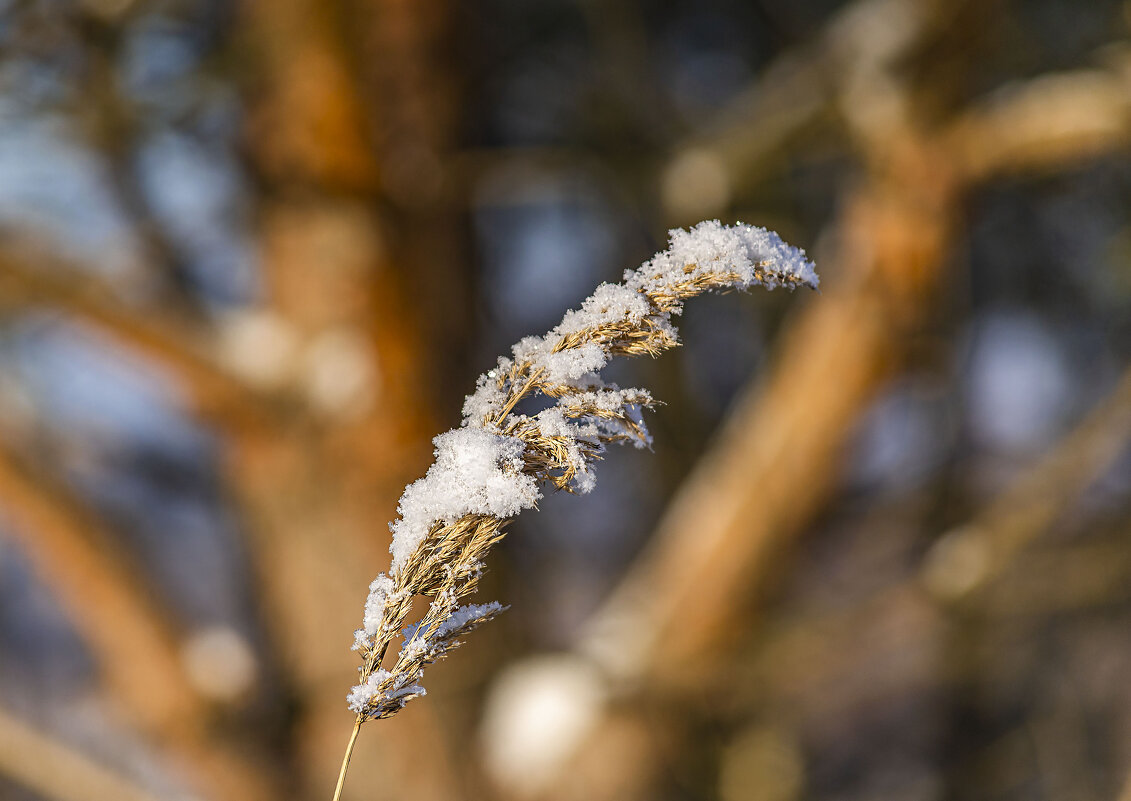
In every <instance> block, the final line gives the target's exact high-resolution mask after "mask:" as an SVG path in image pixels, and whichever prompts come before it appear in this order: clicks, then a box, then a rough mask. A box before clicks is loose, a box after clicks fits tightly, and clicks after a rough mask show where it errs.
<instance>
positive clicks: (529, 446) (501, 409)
mask: <svg viewBox="0 0 1131 801" xmlns="http://www.w3.org/2000/svg"><path fill="white" fill-rule="evenodd" d="M670 235H671V240H670V244H669V247H668V249H667V250H664V251H662V252H660V253H657V254H656V255H655V256H654V257H652V258H651V259H650V260H648V261H647V262H645V263H644V264H643V265H641V266H640V267H639V268H638V269H636V270H629V271H627V272H626V273H625V275H624V281H623V282H622V283H620V284H602V285H600V286H599V287H597V289H596V291H595V292H594V293H593V295H592V296H590V297H589V298H587V299H586V300H585V301H584V302H583V303H582V304H581V307H580V308H578V309H575V310H572V311H569V312H566V314H565V316H564V317H563V318H562V321H561V323H559V324H558V325H557V326H556V327H555V328H554V329H553V330H551V331H550V332H549V333H547V334H545V335H544V336H531V337H526V338H525V339H523V340H521V341H520V342H519V343H518V344H516V345H515V346H514V347H513V348H512V349H511V354H510V356H509V357H505V356H504V357H500V358H499V360H498V362H497V364H496V365H495V367H494V368H493V369H491V370H489V371H488V372H486V373H485V374H483V375H482V376H480V377H479V380H478V382H477V384H476V388H475V391H474V392H473V393H472V394H471V395H469V396H468V397H467V400H466V401H465V403H464V407H463V423H462V425H461V426H460V427H459V428H457V429H454V430H452V431H448V432H446V433H444V434H441V435H440V436H438V437H436V439H435V440H434V443H435V445H436V452H435V453H436V461H435V463H434V464H433V465H432V467H431V468H430V469H429V470H428V472H427V474H426V475H425V476H424V477H423V478H422V479H420V480H419V481H416V482H415V483H413V484H410V485H409V486H408V487H407V488H406V489H405V491H404V495H402V496H401V500H400V504H399V506H398V508H397V511H398V513H399V517H398V518H397V520H396V521H394V522H393V523H392V524H391V525H390V528H391V529H392V532H393V543H392V546H391V547H390V551H391V552H392V555H393V558H392V568H391V570H390V573H389V575H388V576H386V575H385V574H381V575H380V576H378V577H377V579H376V580H374V582H373V583H372V584H371V585H370V592H369V597H368V599H367V600H366V604H365V616H364V620H363V627H362V628H361V629H359V630H358V631H357V632H356V633H355V638H354V648H355V649H357V650H359V651H361V652H362V654H363V655H364V657H365V661H364V663H363V665H362V666H361V668H360V673H361V680H360V683H359V684H358V685H357V686H355V687H354V688H353V689H352V690H351V692H350V694H349V698H348V700H349V706H350V709H352V710H353V711H354V712H356V713H357V714H358V715H359V716H361V717H362V718H383V717H389V716H390V715H392V714H395V713H396V712H397V711H399V710H400V709H401V708H402V707H403V706H404V705H405V704H406V703H407V702H408V701H409V700H411V699H412V698H415V697H417V696H419V695H423V694H424V688H423V687H421V686H420V684H419V680H420V678H421V676H422V675H423V670H424V667H425V666H427V665H429V664H431V663H432V662H435V661H436V660H437V659H440V658H442V657H443V656H444V655H445V654H446V653H447V652H448V651H450V650H451V649H452V648H454V647H456V646H458V645H459V642H460V641H459V640H458V637H460V636H462V635H464V634H466V633H467V632H468V631H470V630H471V629H473V628H475V627H476V626H478V625H480V624H481V623H484V622H486V621H487V620H489V619H491V618H492V617H494V616H495V615H497V614H499V613H500V612H501V611H503V607H501V606H500V605H499V604H498V603H494V602H492V603H489V604H478V605H467V606H461V605H459V600H460V599H461V598H463V597H464V596H466V595H467V594H469V593H470V592H472V591H473V590H474V589H475V586H476V584H477V582H478V579H479V574H480V571H481V569H482V559H483V557H485V556H486V553H487V551H488V550H489V549H490V547H491V546H492V545H493V544H494V543H495V542H497V541H498V540H499V539H501V538H502V536H503V533H504V532H503V529H504V526H505V525H506V523H507V521H509V520H510V519H511V518H513V517H514V516H515V515H517V514H518V513H519V512H521V511H522V510H524V509H530V508H533V507H535V506H536V504H537V502H538V500H539V499H540V498H541V497H542V487H543V486H545V485H547V484H549V485H551V486H552V487H554V488H556V489H560V490H565V491H567V492H575V493H585V492H589V491H590V490H592V489H593V487H594V486H595V483H596V478H595V476H594V473H593V464H594V462H595V461H596V460H597V459H599V458H600V456H601V454H602V453H603V451H604V449H605V448H606V447H607V446H608V445H609V444H610V443H616V442H632V443H634V444H635V445H637V446H638V447H645V446H647V445H650V444H651V439H650V437H649V435H648V431H647V428H646V427H645V425H644V419H643V416H642V410H643V409H645V408H648V407H650V406H652V405H653V403H654V401H653V399H652V396H651V394H649V393H648V391H647V390H643V389H621V388H619V387H617V386H615V385H613V384H611V383H608V382H605V381H604V380H603V379H602V378H601V376H600V371H601V369H602V368H603V367H605V365H606V364H608V362H609V360H610V359H611V358H612V357H613V356H618V355H620V356H641V355H648V356H657V355H659V354H660V353H662V352H663V351H665V350H667V349H668V348H671V347H673V346H675V345H676V344H678V342H679V340H678V335H677V332H676V329H675V327H674V325H673V324H672V317H673V316H675V315H678V314H679V313H680V312H681V311H682V310H683V302H684V301H685V300H686V299H688V298H691V297H694V296H695V295H699V294H702V293H703V292H706V291H712V290H713V291H726V290H731V289H748V288H749V287H751V286H754V285H759V286H762V287H765V288H766V289H774V288H777V287H785V288H788V289H795V288H796V287H799V286H808V287H811V288H813V289H816V288H817V283H818V279H817V274H816V271H815V270H814V268H813V264H812V262H810V261H809V260H808V259H807V258H806V257H805V253H804V251H802V250H799V249H797V248H795V247H792V246H790V245H788V244H786V243H785V242H783V241H782V239H781V238H780V237H779V236H778V235H777V234H775V233H773V232H772V231H767V230H766V229H764V228H756V227H754V226H750V225H744V224H738V225H734V226H726V225H722V224H721V223H719V222H718V221H717V220H712V221H709V222H703V223H700V224H699V225H697V226H695V227H694V228H692V229H691V230H690V231H684V230H682V229H676V230H673V231H671V232H670ZM534 395H543V396H546V397H548V398H551V399H553V401H554V403H553V404H552V405H551V406H550V407H549V408H547V409H544V410H543V411H541V412H539V413H537V414H534V415H526V414H523V413H521V411H520V410H517V409H516V406H517V404H518V403H519V401H521V400H523V399H525V398H529V397H532V396H534ZM421 595H422V596H425V597H427V598H429V599H430V601H429V606H428V611H427V612H426V613H425V615H424V617H422V618H421V619H420V620H419V621H418V622H416V623H414V624H411V625H406V621H407V618H408V615H409V613H410V611H411V606H412V600H413V599H414V598H415V597H417V596H421ZM398 634H399V635H400V636H401V645H400V647H399V650H398V652H397V654H396V661H395V662H394V664H393V665H392V668H391V669H389V670H386V669H384V668H382V667H381V665H382V662H383V661H384V659H385V656H386V653H387V652H388V650H389V648H390V646H391V645H392V644H393V641H394V640H395V639H396V637H397V636H398Z"/></svg>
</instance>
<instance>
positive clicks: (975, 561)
mask: <svg viewBox="0 0 1131 801" xmlns="http://www.w3.org/2000/svg"><path fill="white" fill-rule="evenodd" d="M1129 443H1131V370H1129V371H1127V372H1126V373H1124V375H1123V377H1122V378H1121V379H1120V381H1119V383H1118V384H1117V385H1116V388H1115V389H1114V390H1113V391H1112V392H1111V394H1110V395H1109V396H1108V397H1107V398H1106V399H1105V400H1104V401H1103V402H1102V403H1100V404H1099V405H1098V406H1097V407H1096V408H1095V409H1094V410H1093V411H1092V412H1091V413H1090V414H1089V415H1088V416H1087V417H1086V418H1085V419H1084V421H1083V422H1082V423H1081V424H1080V425H1079V426H1077V427H1076V428H1075V429H1074V430H1073V431H1072V432H1071V433H1070V434H1069V435H1067V436H1066V437H1064V438H1063V439H1062V440H1061V441H1060V442H1059V443H1058V444H1057V446H1056V447H1055V448H1053V449H1052V450H1051V451H1050V452H1049V453H1048V454H1047V455H1046V456H1045V457H1044V458H1043V459H1041V460H1040V461H1039V462H1038V463H1037V464H1036V465H1035V466H1034V467H1032V468H1031V469H1030V470H1028V471H1027V472H1026V473H1024V474H1023V475H1022V476H1021V477H1019V478H1018V479H1017V480H1016V481H1015V482H1014V483H1013V485H1012V486H1010V487H1009V489H1007V490H1006V491H1005V492H1002V493H1001V494H1000V495H998V496H997V497H996V498H995V499H994V500H993V502H991V503H990V504H989V505H988V506H987V507H986V508H985V509H983V510H982V511H980V512H979V513H978V514H977V515H975V516H974V518H973V519H972V520H971V521H970V522H969V523H966V524H965V525H963V526H961V527H960V528H957V529H955V530H953V531H951V532H949V533H947V534H945V535H944V536H943V537H942V538H941V539H940V540H939V541H938V542H936V543H935V546H934V547H933V549H932V550H931V551H930V552H929V553H928V555H927V559H926V561H925V563H924V565H923V580H924V582H925V583H926V586H927V587H928V589H930V590H931V592H932V593H933V594H934V595H935V596H936V597H938V598H939V599H940V600H944V601H947V602H951V603H968V602H969V601H970V599H971V596H973V595H976V594H977V593H978V591H979V590H981V589H984V588H985V587H987V585H989V584H991V583H992V582H993V580H994V579H995V578H996V577H997V576H999V575H1000V574H1001V573H1002V572H1003V571H1005V570H1006V569H1007V568H1008V567H1009V566H1010V564H1011V563H1012V562H1013V561H1014V559H1015V558H1016V556H1017V555H1018V554H1019V553H1020V552H1021V551H1022V549H1024V548H1025V547H1026V546H1027V545H1028V544H1029V543H1030V542H1031V541H1032V540H1033V539H1034V538H1036V537H1037V536H1038V535H1040V534H1041V533H1042V532H1043V531H1044V530H1046V529H1047V527H1048V526H1049V525H1050V524H1051V523H1053V522H1054V521H1055V520H1056V518H1057V517H1058V516H1059V515H1061V514H1062V513H1063V511H1064V509H1065V508H1067V507H1068V506H1069V505H1070V504H1071V502H1072V501H1073V500H1074V499H1075V498H1077V497H1078V496H1079V495H1080V493H1081V492H1083V491H1084V489H1086V488H1087V487H1088V485H1089V484H1091V482H1092V481H1094V480H1095V478H1096V476H1097V475H1100V474H1101V473H1102V472H1103V471H1104V470H1105V469H1107V468H1108V467H1109V466H1110V465H1111V464H1112V463H1113V462H1115V460H1116V459H1118V458H1119V456H1120V455H1122V454H1123V453H1126V451H1127V448H1128V444H1129Z"/></svg>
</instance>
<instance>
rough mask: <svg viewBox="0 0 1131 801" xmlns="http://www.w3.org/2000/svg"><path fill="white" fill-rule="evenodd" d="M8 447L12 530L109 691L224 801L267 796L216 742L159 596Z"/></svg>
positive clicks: (59, 490) (4, 497) (1, 462)
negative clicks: (187, 675)
mask: <svg viewBox="0 0 1131 801" xmlns="http://www.w3.org/2000/svg"><path fill="white" fill-rule="evenodd" d="M21 461H22V460H20V459H19V458H18V457H17V456H16V455H15V454H14V453H11V452H7V451H4V450H0V506H2V507H3V509H4V512H5V514H6V515H8V516H10V518H11V522H12V526H11V528H10V531H11V532H12V534H14V535H15V537H16V538H17V539H18V540H19V542H20V544H21V545H22V547H23V550H24V551H25V552H26V553H27V555H28V556H29V557H30V559H31V561H32V563H33V564H34V565H35V567H36V569H37V570H38V571H39V573H40V574H41V575H42V577H43V578H44V579H45V580H46V581H47V583H48V584H49V585H50V586H51V588H52V590H53V591H54V592H55V593H56V595H57V596H58V597H59V599H60V600H61V602H62V603H63V605H64V607H65V608H66V609H67V611H68V613H69V614H70V615H71V616H72V618H73V620H74V621H75V625H76V628H77V631H78V633H79V636H80V637H81V638H82V639H83V640H84V642H86V643H87V645H88V646H89V647H90V649H91V651H92V653H93V656H94V658H95V660H96V662H97V664H98V667H99V670H100V672H101V674H102V677H103V679H104V680H105V682H106V684H107V687H108V689H109V690H110V693H111V695H112V697H114V698H115V699H116V700H117V701H119V702H120V703H121V705H122V707H123V709H124V710H125V712H126V713H127V714H128V716H129V717H130V719H131V720H133V721H134V722H136V723H137V724H138V726H139V727H140V729H141V730H142V731H145V732H148V733H149V734H151V735H153V736H154V738H155V740H156V742H157V743H158V744H159V745H160V746H163V747H165V748H168V749H169V752H170V754H171V756H173V757H174V758H175V759H177V760H179V761H181V762H182V763H184V764H185V765H186V767H188V768H190V769H191V771H192V773H193V776H194V780H198V781H200V783H201V784H202V785H203V789H205V790H206V791H207V792H209V793H211V794H212V795H213V797H214V798H216V799H220V800H221V801H234V800H235V799H240V801H248V800H249V799H253V800H258V799H266V798H268V797H271V793H270V792H269V791H268V789H267V788H268V780H267V777H266V776H264V775H262V774H261V772H260V770H259V769H257V768H254V767H252V766H250V765H249V764H247V763H245V762H244V761H243V760H242V758H241V757H239V756H237V755H236V754H235V753H233V752H231V751H230V750H229V749H226V748H224V747H222V746H217V745H215V744H214V742H213V740H214V737H215V733H214V732H211V731H210V727H209V717H210V715H211V710H209V708H208V706H207V704H205V702H204V701H203V699H202V698H201V697H200V696H199V695H198V694H197V693H196V691H195V690H194V689H193V688H192V686H191V684H190V683H189V682H188V679H187V677H186V675H185V672H184V669H183V664H182V661H181V658H180V650H179V642H178V636H177V633H176V631H175V627H174V626H173V624H172V623H171V621H170V620H169V619H168V618H167V617H166V616H165V615H163V614H162V612H161V608H162V605H161V603H160V602H159V601H158V600H157V599H156V598H155V595H154V593H153V591H152V590H151V589H150V588H149V587H147V586H146V585H145V582H144V581H143V580H142V579H141V578H140V577H139V576H138V575H137V573H136V572H135V569H134V566H133V565H132V564H131V563H130V562H129V561H128V560H127V559H125V558H124V554H123V550H122V546H121V544H120V543H118V542H116V541H115V540H114V538H113V537H111V536H110V535H109V534H108V533H107V532H105V531H103V530H102V527H101V526H100V524H99V523H98V520H97V517H96V516H95V514H94V513H93V512H91V511H89V510H87V509H84V508H82V506H81V505H80V504H79V503H78V502H77V501H76V500H75V498H74V497H73V494H72V493H70V492H69V491H68V490H66V489H65V488H63V487H60V486H57V485H56V484H55V482H54V481H53V480H52V479H51V478H49V477H48V476H47V475H45V474H43V473H42V472H40V471H35V472H33V471H31V470H30V469H29V468H28V467H26V466H25V465H23V464H22V463H21Z"/></svg>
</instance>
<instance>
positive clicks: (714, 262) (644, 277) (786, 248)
mask: <svg viewBox="0 0 1131 801" xmlns="http://www.w3.org/2000/svg"><path fill="white" fill-rule="evenodd" d="M668 233H669V235H670V237H671V240H670V241H671V245H670V247H668V249H667V250H665V251H662V252H660V253H657V254H656V255H655V256H653V257H652V259H651V260H649V261H646V262H645V263H644V264H643V265H641V266H640V268H639V269H636V270H627V271H626V272H625V274H624V283H625V286H627V287H630V288H632V289H637V290H640V291H653V292H655V291H660V290H663V289H664V288H665V287H669V286H672V285H674V284H676V283H678V282H680V281H684V280H686V279H687V278H688V277H699V276H705V275H712V274H714V275H723V274H727V273H734V274H736V275H737V276H738V281H737V282H735V285H736V287H737V288H740V289H746V288H749V287H750V286H751V285H753V284H755V283H761V284H763V285H764V286H765V287H766V288H767V289H773V288H775V287H777V286H781V285H782V282H781V281H780V280H778V279H775V278H774V277H773V274H775V273H776V274H779V275H781V276H790V277H793V278H795V279H796V280H797V281H798V282H800V283H801V284H804V285H805V286H809V287H812V288H813V289H816V288H817V285H818V278H817V272H816V270H815V269H814V267H813V263H812V262H811V261H809V259H808V258H807V257H806V256H805V251H804V250H801V249H800V248H795V247H793V246H792V245H789V244H786V243H785V242H784V241H783V240H782V238H781V237H780V236H778V235H777V234H776V233H774V232H773V231H768V230H766V229H765V228H758V227H757V226H753V225H745V224H743V223H739V224H737V225H734V226H727V225H723V224H722V223H720V222H719V221H718V220H708V221H706V222H701V223H699V224H698V225H696V226H695V227H693V228H692V229H691V230H690V231H684V230H683V229H682V228H675V229H673V230H671V231H669V232H668ZM759 266H761V267H762V268H763V269H764V270H765V271H768V272H769V273H770V275H769V276H768V277H767V278H766V279H765V280H763V281H759V280H758V279H757V278H756V276H755V268H756V267H759Z"/></svg>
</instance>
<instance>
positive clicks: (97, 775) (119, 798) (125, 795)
mask: <svg viewBox="0 0 1131 801" xmlns="http://www.w3.org/2000/svg"><path fill="white" fill-rule="evenodd" d="M0 776H3V777H4V778H7V779H11V780H12V781H14V782H16V783H17V784H21V785H23V786H24V787H26V788H27V789H29V790H31V791H32V792H34V793H35V794H36V795H37V796H38V797H41V798H44V799H50V801H156V799H157V796H156V795H154V794H153V793H150V792H148V791H147V790H145V789H143V788H141V787H139V786H138V785H137V784H135V783H134V782H132V781H130V780H129V779H127V778H125V777H123V776H120V775H118V774H116V773H114V772H112V771H111V770H109V769H107V768H105V767H103V766H101V765H99V764H98V763H96V762H95V761H93V760H92V759H90V758H89V757H87V756H85V755H84V754H82V753H80V752H78V751H76V750H74V749H73V748H72V747H70V746H68V745H65V744H63V743H62V742H60V741H58V740H56V739H54V738H53V737H50V736H48V735H46V734H43V733H42V732H37V731H35V730H33V729H32V728H30V727H29V726H27V725H25V724H23V723H21V722H19V721H17V720H15V719H14V718H12V717H10V716H9V715H8V714H7V713H6V712H4V711H3V710H0Z"/></svg>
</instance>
